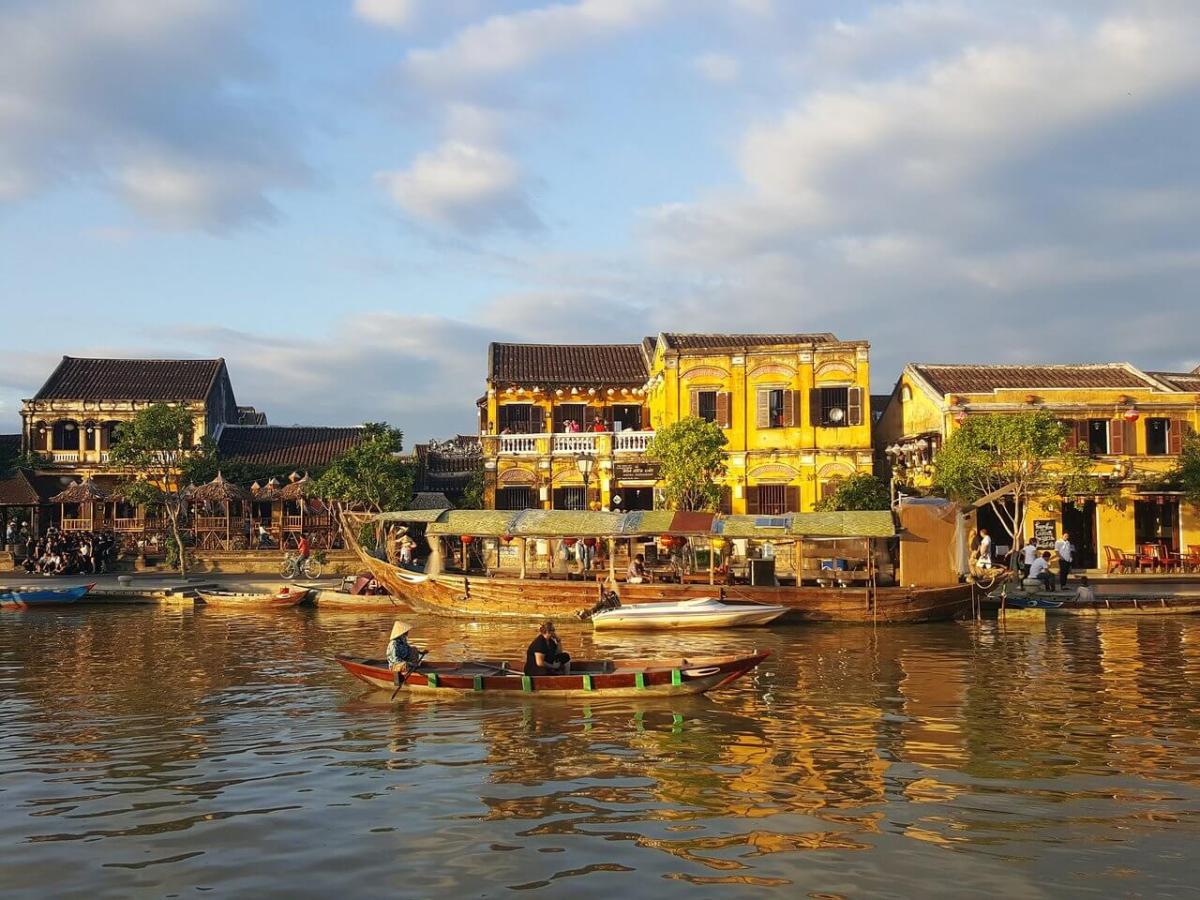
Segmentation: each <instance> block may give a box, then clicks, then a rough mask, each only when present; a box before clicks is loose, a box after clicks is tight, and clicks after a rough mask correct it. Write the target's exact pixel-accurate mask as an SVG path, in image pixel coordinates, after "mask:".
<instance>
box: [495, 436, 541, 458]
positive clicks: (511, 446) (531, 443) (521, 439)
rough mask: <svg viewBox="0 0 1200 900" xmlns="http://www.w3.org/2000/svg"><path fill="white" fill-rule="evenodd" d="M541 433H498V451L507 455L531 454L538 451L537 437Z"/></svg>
mask: <svg viewBox="0 0 1200 900" xmlns="http://www.w3.org/2000/svg"><path fill="white" fill-rule="evenodd" d="M541 437H545V435H541V434H502V435H500V452H501V453H502V454H504V455H507V456H533V455H536V454H537V452H538V438H541Z"/></svg>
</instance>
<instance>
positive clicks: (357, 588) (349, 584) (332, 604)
mask: <svg viewBox="0 0 1200 900" xmlns="http://www.w3.org/2000/svg"><path fill="white" fill-rule="evenodd" d="M303 587H308V588H311V589H312V596H311V598H310V599H311V602H312V603H313V604H314V605H316V606H317V608H319V609H320V608H323V609H387V610H395V609H398V608H400V609H407V606H406V605H405V604H402V603H401V602H400V601H398V600H397V599H396V598H395V597H393V596H392V595H391V594H388V593H386V592H382V590H383V589H382V588H380V587H379V586H378V582H376V581H375V578H374V577H373V576H372V575H371V574H370V573H366V574H361V575H347V576H346V577H345V578H343V579H342V583H341V585H339V586H338V587H336V588H325V587H321V586H319V585H311V584H310V585H303Z"/></svg>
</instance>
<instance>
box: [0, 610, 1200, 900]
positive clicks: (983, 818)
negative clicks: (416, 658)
mask: <svg viewBox="0 0 1200 900" xmlns="http://www.w3.org/2000/svg"><path fill="white" fill-rule="evenodd" d="M285 612H286V614H282V613H281V612H280V611H273V612H264V613H244V614H233V613H230V612H219V613H218V612H216V611H214V610H205V609H190V608H188V609H155V608H148V607H137V608H131V609H120V608H106V609H104V610H103V611H102V612H101V611H98V610H91V611H85V610H81V609H78V608H69V609H67V610H65V611H63V612H61V613H56V614H40V615H36V616H33V615H29V616H15V617H12V619H11V620H9V619H6V621H5V623H4V624H5V628H4V629H3V630H0V689H2V690H3V692H4V693H3V697H4V700H3V708H4V712H5V715H4V716H3V718H0V745H2V746H3V747H4V748H5V749H4V752H3V754H0V791H2V792H3V795H4V797H5V804H4V805H3V807H0V838H2V839H3V840H4V841H5V843H6V846H9V847H13V848H18V847H19V848H20V852H19V853H16V852H14V853H11V854H9V855H8V856H7V857H6V860H5V867H4V881H5V887H6V888H7V889H8V890H9V892H11V893H14V894H22V893H24V894H30V895H37V894H40V895H47V894H76V893H83V892H87V893H89V894H93V895H100V896H116V895H127V894H131V893H146V892H153V893H155V894H167V893H182V892H185V891H186V892H189V893H191V892H194V891H196V890H202V889H218V888H219V889H224V890H225V891H227V892H230V893H251V892H255V891H261V889H262V885H263V882H262V878H263V874H262V873H263V868H262V866H263V863H262V861H263V859H265V858H269V859H270V860H271V870H272V872H273V873H275V875H273V876H272V877H273V878H279V879H283V880H282V881H277V882H275V883H278V884H282V883H284V881H286V882H287V883H288V884H290V885H291V886H292V887H293V888H298V889H299V890H300V893H303V894H310V895H314V896H315V895H328V894H330V893H335V892H342V893H347V892H350V893H361V890H362V885H363V884H364V883H368V884H371V885H372V886H373V888H375V887H379V889H382V890H391V891H394V892H397V893H404V894H407V895H418V896H434V895H475V894H478V893H481V892H484V891H490V890H492V889H495V888H505V887H507V888H521V887H524V888H537V887H540V886H547V885H549V886H552V890H564V889H565V890H573V891H577V892H579V893H580V894H581V895H599V894H611V893H614V892H621V891H625V892H627V893H629V892H634V891H636V892H639V893H641V892H649V891H651V890H652V891H653V892H654V893H655V894H656V895H660V896H666V897H674V896H679V897H682V896H685V895H688V894H689V893H690V892H691V891H692V890H694V885H697V884H699V885H705V886H706V887H705V894H706V895H715V896H731V897H740V896H744V895H745V892H746V891H747V890H749V889H751V887H753V886H758V887H762V886H779V887H783V888H784V890H786V891H787V892H788V893H787V896H794V895H796V894H797V893H800V892H805V893H813V894H820V893H824V894H843V895H845V894H854V895H858V896H864V895H874V894H890V895H912V894H917V893H920V894H922V895H929V896H945V897H950V896H955V897H957V896H963V895H970V894H984V893H989V894H999V893H1002V892H1003V893H1004V894H1005V895H1007V896H1059V895H1072V894H1079V893H1097V892H1100V893H1110V892H1113V891H1114V890H1116V891H1118V892H1120V893H1135V894H1143V895H1148V894H1154V895H1162V896H1169V895H1183V894H1186V893H1188V892H1189V890H1190V889H1191V887H1192V885H1193V883H1194V875H1193V869H1192V864H1191V862H1190V854H1191V849H1192V848H1193V847H1194V846H1195V841H1196V838H1197V836H1198V835H1200V816H1198V814H1197V813H1196V810H1200V752H1198V746H1197V745H1198V743H1200V720H1198V719H1197V715H1196V710H1197V709H1200V622H1196V621H1194V620H1193V619H1192V618H1186V617H1185V618H1180V619H1171V618H1168V617H1155V618H1153V619H1126V620H1120V619H1118V618H1116V617H1113V618H1111V619H1100V620H1075V619H1061V620H1060V619H1056V620H1050V621H1046V622H1042V623H1033V622H1022V623H1021V624H1020V625H1019V626H1017V625H1016V624H1015V623H1014V625H1013V626H1006V625H1005V624H1004V623H1002V622H987V623H984V624H982V625H979V626H976V625H970V624H945V625H931V626H918V627H914V628H906V629H879V630H875V631H873V630H871V629H860V628H823V627H813V628H809V629H804V630H797V629H766V630H764V629H758V630H755V631H752V632H719V633H715V634H704V633H696V634H692V635H686V634H666V635H661V636H660V635H655V636H654V637H653V639H652V641H647V640H646V638H645V637H638V636H636V635H632V636H622V635H620V634H619V633H613V634H608V633H604V632H601V633H599V634H595V633H593V632H592V631H591V630H590V629H588V628H586V626H583V625H580V624H575V625H569V624H564V625H563V626H561V627H560V635H561V636H562V638H563V640H564V644H565V647H566V649H567V650H568V651H569V652H571V653H572V654H576V653H578V654H579V655H580V657H604V656H614V657H615V656H633V655H638V656H644V655H647V654H648V651H649V650H652V652H653V653H654V654H656V655H657V654H671V653H673V652H675V651H677V650H683V649H686V651H687V652H688V653H689V654H690V653H696V654H700V653H704V654H709V653H727V654H734V653H747V652H751V651H752V650H754V649H756V648H757V649H759V650H769V651H771V652H772V656H771V657H770V658H769V659H768V660H766V661H765V662H764V663H763V665H761V666H760V667H759V668H758V669H756V670H755V671H753V672H751V673H750V674H748V675H747V676H745V677H744V678H742V679H740V680H739V681H737V682H735V683H734V684H732V685H730V686H729V688H728V689H727V690H725V691H722V692H719V693H716V694H713V695H711V696H708V697H684V698H670V699H668V700H666V701H664V702H658V701H646V700H639V699H622V700H611V701H610V700H605V699H598V700H586V701H576V700H572V701H568V702H545V701H536V700H533V699H520V698H518V699H511V700H498V699H493V698H489V697H472V696H463V697H460V698H455V699H450V698H442V697H435V698H430V699H422V698H421V697H419V696H401V697H399V698H398V699H397V700H396V701H395V702H389V698H388V695H387V694H386V693H384V694H383V696H382V698H380V692H378V691H374V692H372V691H367V690H363V686H362V685H359V684H358V683H356V682H354V681H353V680H351V679H349V678H347V677H346V676H345V674H344V672H342V670H341V669H340V668H339V667H337V666H336V665H334V664H333V663H332V662H331V661H330V660H331V657H332V655H333V653H334V652H335V651H337V650H340V649H342V648H346V647H361V648H363V649H364V650H372V649H374V650H376V652H381V651H382V649H383V646H384V642H385V641H386V638H387V634H388V629H389V627H390V624H391V623H390V617H387V616H384V617H380V616H378V615H374V614H371V613H361V614H356V613H349V612H346V613H338V614H336V615H331V614H327V613H323V612H322V611H321V610H320V609H312V610H304V609H296V610H294V611H285ZM406 618H407V616H406ZM413 618H414V619H415V621H416V625H417V627H416V629H415V630H414V633H413V637H414V643H416V644H418V645H419V646H422V647H425V648H428V649H430V650H438V651H441V652H444V653H445V654H446V655H451V656H453V655H455V654H459V655H461V657H462V658H469V657H471V656H474V655H480V656H485V657H488V656H490V657H496V656H512V655H513V654H514V653H515V652H518V651H520V650H521V649H522V648H523V647H524V646H525V645H526V644H527V643H528V642H529V640H530V639H531V638H532V636H533V635H532V629H530V628H529V627H527V626H524V625H520V624H510V623H496V622H489V623H486V624H482V625H480V624H472V623H468V622H462V621H458V620H452V619H441V618H432V617H422V616H415V617H413ZM280 873H286V875H281V874H280Z"/></svg>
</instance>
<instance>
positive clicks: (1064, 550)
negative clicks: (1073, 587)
mask: <svg viewBox="0 0 1200 900" xmlns="http://www.w3.org/2000/svg"><path fill="white" fill-rule="evenodd" d="M1054 552H1055V553H1057V554H1058V586H1059V587H1060V588H1062V589H1063V590H1066V587H1067V576H1068V575H1070V574H1071V563H1072V562H1074V561H1075V545H1074V544H1072V543H1071V535H1070V533H1069V532H1066V531H1064V532H1063V536H1062V539H1061V540H1059V541H1056V542H1055V544H1054Z"/></svg>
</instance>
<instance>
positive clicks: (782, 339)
mask: <svg viewBox="0 0 1200 900" xmlns="http://www.w3.org/2000/svg"><path fill="white" fill-rule="evenodd" d="M662 338H663V341H664V342H665V345H666V348H667V349H668V350H738V349H747V350H749V349H751V348H754V347H785V346H791V345H793V344H835V343H837V338H836V337H835V336H834V335H832V334H830V333H829V332H828V331H825V332H820V333H817V334H674V333H668V334H664V335H663V336H662Z"/></svg>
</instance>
